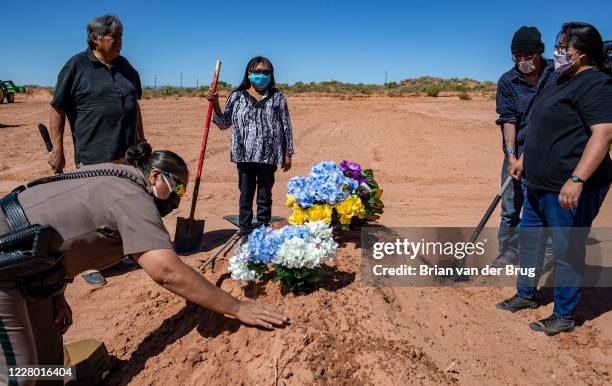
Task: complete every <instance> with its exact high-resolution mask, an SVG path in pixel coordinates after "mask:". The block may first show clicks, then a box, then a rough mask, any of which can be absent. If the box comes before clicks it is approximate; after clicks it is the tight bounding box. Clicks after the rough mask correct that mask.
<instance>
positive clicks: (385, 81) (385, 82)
mask: <svg viewBox="0 0 612 386" xmlns="http://www.w3.org/2000/svg"><path fill="white" fill-rule="evenodd" d="M384 84H387V70H385V83H384Z"/></svg>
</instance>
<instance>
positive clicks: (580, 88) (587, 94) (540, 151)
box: [524, 69, 612, 192]
mask: <svg viewBox="0 0 612 386" xmlns="http://www.w3.org/2000/svg"><path fill="white" fill-rule="evenodd" d="M601 123H612V78H611V77H610V76H609V75H607V74H605V73H603V72H600V71H597V70H595V69H589V70H585V71H583V72H580V73H578V74H576V75H575V76H573V77H571V78H568V77H561V78H559V79H558V80H557V82H556V83H555V84H553V85H551V86H549V87H547V88H545V89H544V90H543V91H542V92H541V93H540V95H538V96H537V97H536V99H535V101H534V103H533V106H532V108H531V114H530V115H529V127H530V129H529V133H528V134H527V139H526V141H525V160H524V162H525V183H526V184H527V186H528V187H529V188H531V189H536V190H547V191H552V192H559V191H561V188H562V187H563V184H565V182H566V181H567V180H568V179H569V178H570V177H571V176H572V173H573V172H574V170H575V169H576V166H578V162H579V161H580V158H582V154H583V153H584V149H585V147H586V144H587V142H588V141H589V138H591V130H590V127H591V126H593V125H596V124H601ZM611 181H612V162H611V161H610V155H609V153H607V152H606V156H605V158H604V159H603V161H602V162H601V164H599V166H598V167H597V169H596V170H595V172H594V173H593V175H592V176H591V177H590V178H589V179H588V180H587V181H586V183H585V185H584V190H585V191H589V190H595V189H600V188H603V187H605V186H607V185H609V184H610V182H611Z"/></svg>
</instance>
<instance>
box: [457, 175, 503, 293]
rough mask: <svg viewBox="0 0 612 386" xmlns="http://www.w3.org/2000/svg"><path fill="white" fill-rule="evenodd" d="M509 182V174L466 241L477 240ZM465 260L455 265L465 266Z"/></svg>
mask: <svg viewBox="0 0 612 386" xmlns="http://www.w3.org/2000/svg"><path fill="white" fill-rule="evenodd" d="M511 182H512V177H511V176H508V177H506V180H505V181H504V183H503V185H502V187H501V189H500V190H499V192H497V194H496V195H495V198H493V201H492V202H491V205H489V208H487V211H486V212H485V214H484V216H482V219H480V222H479V223H478V225H477V226H476V228H474V230H473V231H472V234H471V235H470V238H469V240H468V242H470V243H475V242H476V240H478V236H480V233H481V232H482V230H483V229H484V227H485V225H487V222H488V221H489V219H490V218H491V215H492V214H493V212H494V211H495V208H497V204H499V202H500V201H501V198H502V196H503V195H504V192H505V191H506V189H508V186H510V183H511ZM465 260H466V259H465V258H464V259H462V260H458V261H457V267H460V268H462V267H465ZM453 280H455V281H457V282H458V281H467V280H469V277H468V276H467V275H462V276H458V275H457V276H454V277H453Z"/></svg>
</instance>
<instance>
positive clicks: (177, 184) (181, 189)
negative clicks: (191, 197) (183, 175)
mask: <svg viewBox="0 0 612 386" xmlns="http://www.w3.org/2000/svg"><path fill="white" fill-rule="evenodd" d="M166 176H168V177H170V178H171V179H172V181H174V189H172V187H171V186H170V184H169V183H168V180H166ZM162 177H163V178H164V181H166V184H167V185H168V187H169V188H170V191H174V193H176V195H177V196H178V197H179V198H181V197H183V196H184V195H185V192H186V191H187V188H186V187H185V184H183V183H182V182H181V180H180V179H179V178H178V177H177V176H175V175H174V174H171V173H168V172H162Z"/></svg>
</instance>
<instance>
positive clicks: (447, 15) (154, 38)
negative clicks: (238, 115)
mask: <svg viewBox="0 0 612 386" xmlns="http://www.w3.org/2000/svg"><path fill="white" fill-rule="evenodd" d="M109 12H110V13H115V14H117V15H119V17H120V18H121V20H122V21H123V23H124V37H123V50H122V55H123V56H125V57H126V58H128V60H129V61H130V62H131V63H132V65H133V66H134V67H135V68H136V69H137V70H138V71H139V72H140V76H141V79H142V82H143V84H145V85H152V84H153V82H154V77H155V75H157V83H158V85H159V84H164V85H165V84H169V85H178V84H179V83H180V73H181V71H182V72H183V85H184V86H186V87H187V86H195V84H196V80H197V79H198V78H199V83H200V84H202V83H209V82H210V79H211V77H212V70H213V68H214V61H215V59H217V58H219V59H221V60H222V61H223V67H222V70H221V79H222V80H224V81H226V82H230V83H232V84H234V85H236V84H237V83H239V81H240V79H241V77H242V75H243V72H244V66H245V65H246V62H247V61H248V60H249V59H250V58H251V57H253V56H255V55H265V56H267V57H269V58H270V59H271V61H272V63H273V64H274V66H275V70H276V72H275V75H276V78H277V81H279V82H285V83H294V82H297V81H304V82H310V81H315V82H318V81H323V80H330V79H335V80H340V81H344V82H354V83H358V82H363V83H382V82H383V81H384V78H385V71H388V80H389V81H399V80H402V79H405V78H411V77H418V76H423V75H432V76H440V77H470V78H475V79H479V80H493V81H496V80H497V79H498V77H499V75H500V74H501V73H502V72H503V71H505V70H506V69H507V68H509V67H510V66H511V65H512V63H511V61H510V40H511V38H512V34H513V33H514V31H515V30H516V29H517V28H518V27H520V26H521V25H535V26H537V27H538V28H539V29H540V31H541V32H542V35H543V40H544V43H545V44H546V54H547V55H548V56H549V57H550V55H551V52H552V46H553V40H554V37H555V35H556V33H557V32H558V30H559V28H560V26H561V24H562V23H563V22H566V21H573V20H578V21H586V22H589V23H592V24H593V25H595V26H596V27H597V28H598V29H599V30H600V32H601V33H602V35H603V36H604V39H606V38H607V39H612V23H611V22H610V20H612V1H609V0H608V1H604V0H595V1H587V2H576V1H564V0H559V1H546V2H544V1H538V0H532V1H523V0H518V1H506V2H503V1H448V2H446V1H444V2H442V1H418V2H409V1H375V0H369V1H358V0H355V1H344V0H342V1H341V0H337V1H316V0H312V1H291V0H285V1H273V0H270V1H241V0H233V1H215V2H213V1H187V0H185V1H175V2H170V1H156V0H149V1H140V0H129V1H83V0H80V1H53V2H51V1H27V0H23V1H2V4H1V5H0V14H2V15H3V21H4V25H5V28H3V32H2V34H1V35H0V36H2V37H1V38H0V42H1V45H2V52H3V55H2V59H1V60H0V79H13V80H14V81H16V82H17V83H18V84H41V85H54V84H55V80H56V78H57V73H58V72H59V70H60V69H61V67H62V66H63V64H64V63H65V62H66V61H67V60H68V59H69V58H70V57H71V56H72V55H74V54H75V53H77V52H79V51H82V50H83V49H84V48H85V47H86V44H85V38H86V36H85V26H86V24H87V22H88V21H89V20H91V19H92V18H93V17H94V16H97V15H100V14H104V13H109ZM6 27H10V28H6Z"/></svg>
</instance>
